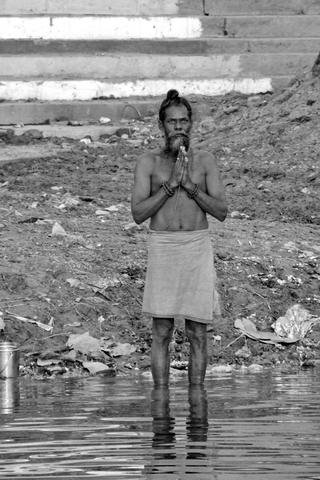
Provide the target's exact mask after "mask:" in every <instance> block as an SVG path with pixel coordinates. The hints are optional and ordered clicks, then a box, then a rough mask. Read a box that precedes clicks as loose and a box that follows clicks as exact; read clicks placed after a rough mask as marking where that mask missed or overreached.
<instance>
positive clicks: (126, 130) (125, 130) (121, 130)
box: [116, 127, 132, 137]
mask: <svg viewBox="0 0 320 480" xmlns="http://www.w3.org/2000/svg"><path fill="white" fill-rule="evenodd" d="M131 134H132V130H131V128H130V127H121V128H118V130H116V135H117V137H122V135H128V137H131Z"/></svg>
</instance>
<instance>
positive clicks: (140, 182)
mask: <svg viewBox="0 0 320 480" xmlns="http://www.w3.org/2000/svg"><path fill="white" fill-rule="evenodd" d="M153 165H154V158H153V156H152V154H145V155H142V156H141V157H139V158H138V161H137V164H136V168H135V172H134V184H133V189H132V196H131V212H132V216H133V219H134V221H135V222H136V223H137V224H138V225H140V223H142V222H144V221H145V220H147V219H148V218H150V217H153V215H155V214H156V213H157V212H158V211H159V210H160V208H161V207H162V205H164V204H165V202H166V201H167V200H168V198H169V197H168V195H167V194H166V192H165V190H164V189H163V188H160V189H159V190H158V191H157V193H155V194H154V195H152V196H151V176H152V171H153Z"/></svg>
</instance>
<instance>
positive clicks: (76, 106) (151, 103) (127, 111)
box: [0, 99, 159, 125]
mask: <svg viewBox="0 0 320 480" xmlns="http://www.w3.org/2000/svg"><path fill="white" fill-rule="evenodd" d="M127 105H131V108H130V107H126V106H127ZM132 107H133V108H132ZM158 108H159V101H158V100H156V99H148V100H140V101H137V100H134V99H132V100H131V99H130V102H128V101H121V100H117V101H116V100H108V101H102V100H100V101H94V102H47V103H44V102H3V103H0V125H8V124H10V125H16V124H19V123H23V124H25V125H38V124H45V123H48V122H52V123H54V122H58V121H72V120H73V121H79V122H81V121H87V122H99V120H100V118H101V117H108V118H110V119H111V120H112V121H114V122H115V121H119V120H121V119H123V118H125V119H137V118H139V116H138V115H137V111H136V110H135V109H137V110H138V112H140V114H141V116H145V115H147V114H149V113H155V112H157V111H158Z"/></svg>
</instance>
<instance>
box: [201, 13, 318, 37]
mask: <svg viewBox="0 0 320 480" xmlns="http://www.w3.org/2000/svg"><path fill="white" fill-rule="evenodd" d="M201 25H202V28H201V37H209V38H210V37H230V38H279V37H281V38H289V37H290V38H308V37H316V38H319V37H320V15H314V16H312V15H310V16H307V15H273V16H272V15H269V16H250V15H246V16H244V15H243V16H230V15H229V16H225V17H210V16H206V17H203V18H202V19H201Z"/></svg>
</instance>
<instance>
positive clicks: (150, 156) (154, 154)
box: [137, 149, 161, 167]
mask: <svg viewBox="0 0 320 480" xmlns="http://www.w3.org/2000/svg"><path fill="white" fill-rule="evenodd" d="M160 155H161V150H160V149H158V150H151V151H148V152H145V153H143V154H142V155H140V156H139V157H138V158H137V165H139V166H143V167H151V166H153V165H154V164H155V162H156V161H157V160H158V158H159V157H160Z"/></svg>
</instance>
